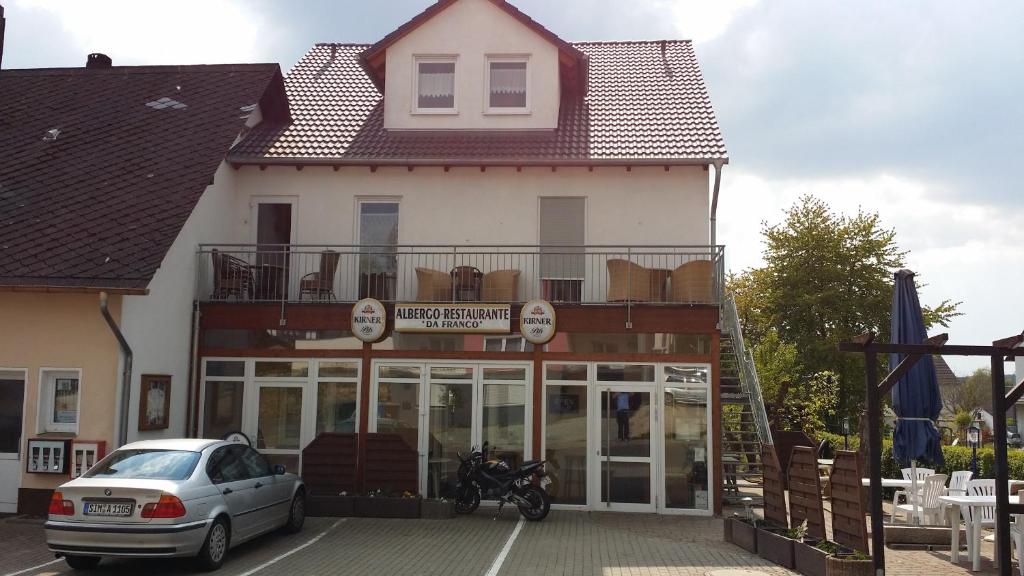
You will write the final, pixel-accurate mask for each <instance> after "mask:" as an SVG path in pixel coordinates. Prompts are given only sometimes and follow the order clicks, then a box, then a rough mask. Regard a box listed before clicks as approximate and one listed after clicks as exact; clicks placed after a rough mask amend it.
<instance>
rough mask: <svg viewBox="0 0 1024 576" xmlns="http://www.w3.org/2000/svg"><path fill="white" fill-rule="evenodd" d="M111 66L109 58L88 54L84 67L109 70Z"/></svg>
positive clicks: (98, 54) (102, 55) (111, 62)
mask: <svg viewBox="0 0 1024 576" xmlns="http://www.w3.org/2000/svg"><path fill="white" fill-rule="evenodd" d="M112 64H113V61H112V60H111V59H110V56H107V55H106V54H100V53H99V52H94V53H92V54H89V57H88V58H87V59H86V60H85V67H86V68H89V69H95V70H100V69H104V68H110V66H111V65H112Z"/></svg>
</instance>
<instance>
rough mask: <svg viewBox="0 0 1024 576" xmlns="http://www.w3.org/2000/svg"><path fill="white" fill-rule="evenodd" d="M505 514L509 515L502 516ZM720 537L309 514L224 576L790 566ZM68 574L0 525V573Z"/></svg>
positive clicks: (639, 517) (660, 571) (107, 566)
mask: <svg viewBox="0 0 1024 576" xmlns="http://www.w3.org/2000/svg"><path fill="white" fill-rule="evenodd" d="M510 512H511V513H510ZM721 538H722V525H721V521H720V520H714V519H710V518H690V517H678V516H655V515H648V514H610V513H587V512H567V511H553V512H552V513H551V515H550V516H549V517H548V518H547V519H546V520H545V521H543V522H540V523H532V522H520V520H519V516H518V515H517V514H515V513H514V511H506V514H505V515H504V516H502V517H501V518H499V519H497V520H493V519H492V518H491V514H490V512H489V511H488V510H481V511H479V512H478V513H477V514H474V515H471V516H466V517H458V518H455V519H452V520H384V519H370V518H346V519H331V518H310V519H309V520H308V521H307V524H306V528H305V530H303V532H302V533H301V534H297V535H285V534H271V535H268V536H265V537H263V538H260V539H258V540H256V541H253V542H250V543H247V544H244V545H242V546H240V547H239V548H236V549H234V550H232V551H231V553H230V554H229V557H228V561H227V562H226V563H225V565H224V567H223V568H222V569H221V571H220V572H218V574H219V575H223V576H257V575H258V576H262V575H264V574H288V575H306V574H309V575H319V574H324V575H326V574H360V575H361V574H382V575H386V576H405V575H413V576H420V575H422V576H435V575H436V576H441V575H445V576H447V575H451V576H512V575H529V576H537V575H565V576H575V575H580V576H589V575H595V576H625V575H630V576H675V575H684V576H692V575H703V574H705V573H707V572H709V571H712V570H722V569H741V570H751V571H758V572H762V573H765V574H772V575H778V576H782V575H788V574H792V573H791V572H789V571H787V570H784V569H781V568H778V567H776V566H774V565H771V564H769V563H766V562H764V561H763V560H761V559H760V558H758V557H756V556H751V555H750V554H747V553H746V552H744V551H742V550H740V549H739V548H736V547H734V546H732V545H729V544H725V543H724V542H722V540H721ZM71 573H73V571H72V570H70V569H69V568H68V567H67V565H66V564H64V562H63V561H59V562H55V561H54V559H53V556H52V555H50V554H49V553H48V552H47V551H46V548H45V546H44V544H43V531H42V525H41V523H38V522H24V521H20V522H19V521H10V520H8V521H2V522H0V575H3V576H8V575H11V574H17V575H18V576H23V575H24V576H42V575H45V576H53V575H56V574H71ZM190 573H193V571H192V569H191V566H190V565H189V563H188V562H186V561H177V560H176V561H156V562H152V561H141V560H130V561H126V560H105V561H104V562H103V563H101V564H100V566H99V568H97V569H96V570H94V571H92V572H90V574H97V575H113V574H120V575H124V574H147V576H163V575H171V574H190Z"/></svg>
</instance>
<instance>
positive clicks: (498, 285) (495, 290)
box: [481, 270, 519, 302]
mask: <svg viewBox="0 0 1024 576" xmlns="http://www.w3.org/2000/svg"><path fill="white" fill-rule="evenodd" d="M518 288H519V270H494V271H491V272H488V273H487V274H484V282H483V294H482V298H481V299H482V300H483V301H484V302H518V301H519V290H518Z"/></svg>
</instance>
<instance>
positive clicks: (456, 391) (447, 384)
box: [427, 365, 477, 498]
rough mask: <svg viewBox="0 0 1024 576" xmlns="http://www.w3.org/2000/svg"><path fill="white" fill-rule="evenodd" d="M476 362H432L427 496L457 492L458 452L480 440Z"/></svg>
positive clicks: (432, 496) (447, 495)
mask: <svg viewBox="0 0 1024 576" xmlns="http://www.w3.org/2000/svg"><path fill="white" fill-rule="evenodd" d="M476 372H477V368H476V366H465V365H460V366H436V365H434V366H430V403H429V410H430V412H429V414H428V419H429V420H428V421H429V435H428V438H427V496H428V497H430V498H439V497H445V498H450V497H452V496H454V494H455V484H456V483H457V482H458V477H457V475H456V472H457V471H458V469H459V456H458V453H459V452H462V453H463V454H466V453H468V452H469V450H470V448H471V447H472V446H473V445H474V444H476V442H475V439H474V433H473V432H474V430H475V429H476V425H475V424H476V422H475V420H476V417H475V413H476V410H474V406H475V404H474V401H473V398H474V389H475V388H476Z"/></svg>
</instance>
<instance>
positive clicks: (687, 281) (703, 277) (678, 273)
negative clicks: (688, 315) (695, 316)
mask: <svg viewBox="0 0 1024 576" xmlns="http://www.w3.org/2000/svg"><path fill="white" fill-rule="evenodd" d="M671 283H672V301H673V302H691V303H695V304H712V303H714V301H715V299H714V285H715V264H714V263H713V262H712V261H711V260H693V261H691V262H687V263H686V264H683V265H682V266H680V267H678V268H676V269H675V270H673V271H672V280H671Z"/></svg>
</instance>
